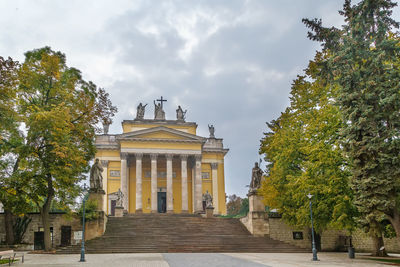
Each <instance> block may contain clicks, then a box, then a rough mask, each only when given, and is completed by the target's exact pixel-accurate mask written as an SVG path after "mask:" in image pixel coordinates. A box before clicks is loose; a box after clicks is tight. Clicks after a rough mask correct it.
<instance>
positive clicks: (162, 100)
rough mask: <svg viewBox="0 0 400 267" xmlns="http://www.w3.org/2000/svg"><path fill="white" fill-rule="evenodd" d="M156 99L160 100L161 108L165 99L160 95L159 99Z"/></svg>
mask: <svg viewBox="0 0 400 267" xmlns="http://www.w3.org/2000/svg"><path fill="white" fill-rule="evenodd" d="M156 101H158V102H161V108H162V107H163V102H167V100H166V99H163V97H162V96H161V99H157V100H156Z"/></svg>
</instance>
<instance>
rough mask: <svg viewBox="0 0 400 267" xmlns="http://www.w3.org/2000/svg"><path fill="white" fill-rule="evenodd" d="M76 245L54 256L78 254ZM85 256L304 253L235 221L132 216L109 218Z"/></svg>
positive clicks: (59, 250)
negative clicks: (255, 232) (259, 235)
mask: <svg viewBox="0 0 400 267" xmlns="http://www.w3.org/2000/svg"><path fill="white" fill-rule="evenodd" d="M79 252H80V245H75V246H69V247H64V248H59V249H58V250H57V253H60V254H71V253H79ZM86 252H87V253H146V252H158V253H164V252H308V250H305V249H301V248H298V247H295V246H293V245H289V244H286V243H283V242H281V241H277V240H273V239H271V238H268V237H254V236H252V235H251V234H250V233H249V232H248V231H247V229H246V228H245V227H244V226H243V225H242V224H241V223H240V221H239V220H238V219H226V218H209V219H206V218H202V217H200V216H197V215H190V214H188V215H178V214H140V215H139V214H135V215H129V216H125V217H120V218H115V217H110V218H109V219H108V223H107V229H106V232H105V233H104V235H103V236H101V237H98V238H95V239H92V240H89V241H87V242H86Z"/></svg>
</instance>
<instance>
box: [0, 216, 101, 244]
mask: <svg viewBox="0 0 400 267" xmlns="http://www.w3.org/2000/svg"><path fill="white" fill-rule="evenodd" d="M28 216H29V217H30V218H31V219H32V221H31V222H30V224H29V225H28V229H27V230H26V232H25V236H24V239H23V243H26V244H29V245H31V249H33V243H34V234H35V232H38V231H39V230H41V229H40V228H42V227H43V224H42V223H41V221H42V219H41V216H40V214H39V213H30V214H28ZM106 224H107V217H106V216H105V213H104V212H99V218H98V219H97V220H94V221H90V222H86V227H85V239H86V240H90V239H93V238H95V237H98V236H101V235H102V234H103V233H104V231H105V228H106ZM62 226H71V245H75V244H79V243H80V242H81V239H75V238H74V237H75V233H76V232H79V231H82V223H81V219H80V218H79V217H77V216H76V215H72V216H68V215H66V214H64V213H50V227H53V241H52V244H53V247H58V246H60V244H61V227H62ZM4 242H5V225H4V213H0V243H4Z"/></svg>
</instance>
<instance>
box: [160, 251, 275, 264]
mask: <svg viewBox="0 0 400 267" xmlns="http://www.w3.org/2000/svg"><path fill="white" fill-rule="evenodd" d="M162 255H163V257H164V259H165V260H166V261H167V262H168V264H169V266H170V267H204V266H207V267H220V266H221V267H223V266H230V267H271V266H269V265H266V264H264V263H257V262H253V261H252V260H251V259H250V260H247V259H244V258H241V257H232V256H230V255H224V254H219V253H163V254H162Z"/></svg>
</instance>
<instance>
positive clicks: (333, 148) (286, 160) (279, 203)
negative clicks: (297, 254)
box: [260, 53, 354, 232]
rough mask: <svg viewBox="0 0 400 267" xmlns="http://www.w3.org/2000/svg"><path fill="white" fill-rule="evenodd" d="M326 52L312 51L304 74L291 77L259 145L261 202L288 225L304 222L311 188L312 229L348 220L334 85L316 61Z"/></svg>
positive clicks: (346, 179)
mask: <svg viewBox="0 0 400 267" xmlns="http://www.w3.org/2000/svg"><path fill="white" fill-rule="evenodd" d="M326 56H327V55H326V54H322V53H317V55H316V57H315V59H314V61H310V63H309V65H308V68H307V69H306V73H305V75H304V76H298V78H297V79H296V80H295V81H294V82H293V85H292V89H291V96H290V106H289V107H288V108H287V109H286V110H285V111H284V112H283V113H282V114H281V116H280V117H279V118H277V119H276V120H273V121H271V122H270V123H267V125H268V127H269V129H270V131H269V132H267V133H265V136H264V138H263V139H262V140H261V146H260V153H261V154H263V155H264V159H265V161H266V162H267V170H266V179H265V181H264V182H263V184H262V187H261V190H260V191H261V193H262V194H263V196H264V200H265V204H266V205H267V206H269V207H270V208H276V209H278V211H279V212H280V213H281V214H282V217H283V219H284V220H286V221H287V222H289V223H290V224H292V225H296V226H310V210H309V205H308V203H309V201H308V198H307V194H308V193H311V194H312V195H313V196H314V197H313V212H314V213H315V214H317V216H315V217H314V224H315V228H316V231H317V232H321V231H323V230H325V229H326V228H328V227H335V228H352V227H353V225H354V222H353V218H352V216H353V215H354V208H353V205H352V193H351V190H350V187H349V179H350V173H349V168H348V163H347V160H346V158H344V157H343V155H342V151H341V148H340V146H339V143H338V131H339V129H340V128H341V125H342V120H341V116H340V112H339V109H338V107H337V106H336V105H335V97H336V94H337V90H338V88H337V87H335V86H331V84H329V83H327V80H326V79H325V77H324V76H323V75H321V69H320V65H319V64H318V63H321V62H323V61H324V60H325V58H326Z"/></svg>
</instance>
